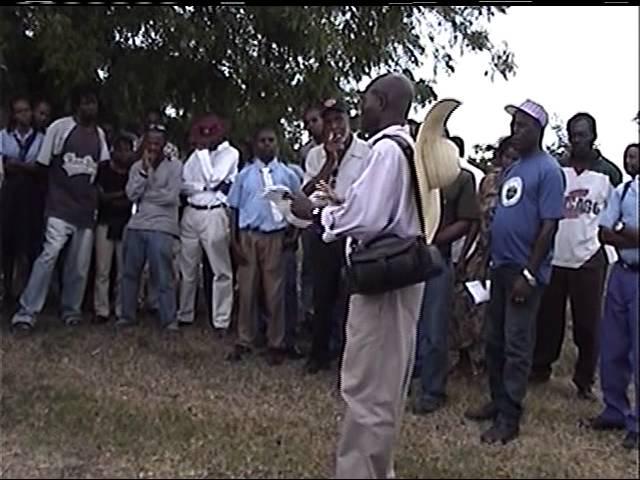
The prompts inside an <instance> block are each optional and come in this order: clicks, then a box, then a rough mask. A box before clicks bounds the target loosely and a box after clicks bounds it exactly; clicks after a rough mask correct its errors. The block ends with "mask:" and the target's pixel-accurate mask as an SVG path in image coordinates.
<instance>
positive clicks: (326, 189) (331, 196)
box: [316, 180, 342, 205]
mask: <svg viewBox="0 0 640 480" xmlns="http://www.w3.org/2000/svg"><path fill="white" fill-rule="evenodd" d="M316 188H317V189H318V191H320V192H321V193H322V194H323V195H324V196H325V197H326V199H327V200H328V201H329V203H332V204H334V205H340V204H341V203H342V199H340V198H339V197H338V195H337V194H336V192H335V190H334V189H333V188H331V187H330V186H329V185H328V184H327V182H325V181H324V180H320V181H319V182H318V183H317V185H316Z"/></svg>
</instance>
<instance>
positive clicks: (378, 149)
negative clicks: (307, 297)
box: [293, 75, 424, 478]
mask: <svg viewBox="0 0 640 480" xmlns="http://www.w3.org/2000/svg"><path fill="white" fill-rule="evenodd" d="M412 101H413V86H412V84H411V82H410V81H409V80H408V79H407V78H406V77H404V76H402V75H384V76H382V77H380V78H378V79H376V80H374V81H373V83H372V84H371V85H369V87H368V88H367V90H366V93H365V97H364V103H363V108H362V110H363V112H362V127H363V129H364V130H365V131H367V132H368V133H370V134H371V135H372V136H371V139H370V141H369V145H370V146H371V147H372V149H371V152H370V154H369V157H368V159H369V167H368V168H367V170H366V171H365V172H364V174H363V175H362V176H361V177H360V178H359V179H358V181H357V182H356V183H355V184H354V185H353V186H352V187H351V188H350V189H349V190H348V191H347V194H346V198H345V199H344V202H343V203H342V204H341V205H336V206H328V207H325V208H318V207H317V206H316V205H314V204H313V202H311V201H310V200H309V199H308V198H306V197H304V196H296V198H295V200H294V203H293V211H294V214H295V215H296V216H298V217H300V218H308V219H313V221H314V223H315V224H316V225H317V226H318V227H321V228H322V230H323V232H324V238H325V239H326V240H328V241H329V240H334V239H336V238H339V237H345V236H349V237H353V238H354V239H356V240H357V241H360V242H367V241H369V240H372V239H375V238H378V237H379V236H381V235H394V236H398V237H400V238H411V237H414V236H416V235H419V233H420V222H419V219H418V209H417V206H416V202H415V192H414V186H413V185H412V181H411V173H410V166H409V161H408V159H407V158H406V157H405V155H404V153H403V151H402V149H401V147H400V146H399V145H398V144H397V143H396V142H395V141H394V140H392V139H390V138H383V137H385V136H392V135H393V136H400V137H402V138H403V140H404V142H406V143H407V144H409V145H410V146H411V147H413V146H414V142H413V139H412V138H411V135H410V134H409V129H408V128H405V127H404V125H405V123H406V117H407V114H408V113H409V109H410V108H411V103H412ZM423 289H424V284H416V285H411V286H408V287H405V288H400V289H396V290H392V291H388V292H385V293H382V294H379V295H352V296H351V299H350V303H349V317H348V320H347V332H346V335H347V338H346V345H345V351H344V355H343V358H342V374H341V389H342V396H343V398H344V400H345V402H346V405H347V411H346V414H345V416H344V420H343V425H342V432H341V435H340V440H339V442H338V452H337V461H336V475H335V478H394V476H395V475H394V471H393V446H394V443H395V441H396V437H397V434H398V431H399V430H400V424H401V421H402V415H403V411H404V403H405V400H406V396H407V392H408V389H409V379H410V377H411V370H412V368H413V358H414V352H415V341H416V330H417V324H418V314H419V311H420V304H421V301H422V293H423Z"/></svg>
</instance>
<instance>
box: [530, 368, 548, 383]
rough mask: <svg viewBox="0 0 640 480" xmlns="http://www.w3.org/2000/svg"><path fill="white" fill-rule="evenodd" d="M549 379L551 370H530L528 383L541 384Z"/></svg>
mask: <svg viewBox="0 0 640 480" xmlns="http://www.w3.org/2000/svg"><path fill="white" fill-rule="evenodd" d="M549 380H551V370H550V369H549V370H532V371H531V374H530V375H529V383H531V384H533V385H541V384H543V383H547V382H548V381H549Z"/></svg>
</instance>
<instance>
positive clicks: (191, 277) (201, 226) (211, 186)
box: [178, 114, 240, 333]
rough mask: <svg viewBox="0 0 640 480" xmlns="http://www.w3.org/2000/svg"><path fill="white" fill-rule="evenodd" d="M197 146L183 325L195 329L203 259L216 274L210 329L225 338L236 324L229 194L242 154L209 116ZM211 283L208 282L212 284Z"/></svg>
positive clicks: (185, 227)
mask: <svg viewBox="0 0 640 480" xmlns="http://www.w3.org/2000/svg"><path fill="white" fill-rule="evenodd" d="M192 131H193V134H194V135H195V138H194V141H196V142H197V143H198V144H200V145H204V148H202V149H196V150H194V152H193V153H192V154H191V156H190V157H189V159H188V160H187V162H186V163H185V166H184V170H183V173H182V176H183V188H182V193H183V194H184V195H185V196H186V197H187V205H186V207H185V210H184V213H183V215H182V223H181V232H180V245H181V248H180V256H179V258H180V261H179V263H180V277H181V280H180V310H179V312H178V319H179V321H180V323H183V324H191V323H193V320H194V316H195V298H196V289H197V285H198V271H199V269H200V261H201V259H202V250H204V254H205V262H207V263H208V264H209V266H210V267H211V271H212V273H213V277H212V282H211V284H210V288H211V293H210V294H209V292H207V295H205V298H207V301H209V300H210V301H211V305H210V306H209V308H208V312H209V313H210V315H211V318H210V323H211V326H212V327H213V328H214V329H215V330H216V331H218V332H219V333H222V332H224V331H226V329H227V328H228V327H229V323H230V322H231V308H232V305H233V275H232V271H231V254H230V252H229V217H228V214H227V194H228V193H229V190H230V188H231V184H232V182H233V179H234V178H235V176H236V174H237V173H238V162H239V158H240V154H239V152H238V150H236V149H235V148H234V147H232V146H231V145H230V144H229V142H228V141H226V139H225V135H226V131H225V126H224V122H223V120H222V119H221V118H219V117H218V116H217V115H213V114H211V115H206V116H204V117H202V118H201V119H199V120H198V121H197V122H196V123H195V125H194V126H193V128H192ZM207 283H208V282H207Z"/></svg>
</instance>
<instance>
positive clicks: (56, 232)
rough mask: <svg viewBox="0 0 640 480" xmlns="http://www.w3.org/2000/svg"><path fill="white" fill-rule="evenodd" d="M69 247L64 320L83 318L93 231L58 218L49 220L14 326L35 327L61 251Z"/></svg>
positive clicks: (63, 292)
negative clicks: (36, 317) (26, 325)
mask: <svg viewBox="0 0 640 480" xmlns="http://www.w3.org/2000/svg"><path fill="white" fill-rule="evenodd" d="M67 244H69V247H68V251H67V253H66V256H65V261H64V270H63V285H62V319H63V320H64V321H65V322H69V321H72V320H77V319H78V318H79V317H80V316H81V315H82V300H83V298H84V292H85V288H86V286H87V277H88V274H89V266H90V264H91V252H92V250H93V231H92V230H91V229H89V228H78V227H75V226H74V225H71V224H70V223H67V222H65V221H64V220H61V219H59V218H53V217H50V218H48V219H47V226H46V230H45V241H44V246H43V247H42V253H41V254H40V256H39V257H38V258H37V260H36V261H35V263H34V264H33V268H32V270H31V275H30V276H29V282H28V283H27V286H26V288H25V290H24V292H23V293H22V296H21V297H20V310H19V311H18V313H17V314H16V315H14V317H13V320H12V323H13V324H16V323H27V324H29V325H31V326H33V325H35V316H36V315H37V314H38V313H40V312H41V311H42V309H43V308H44V304H45V302H46V300H47V294H48V293H49V284H50V283H51V277H52V275H53V272H54V270H55V267H56V261H57V260H58V257H59V256H60V252H61V251H62V249H63V248H64V247H65V246H66V245H67Z"/></svg>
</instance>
